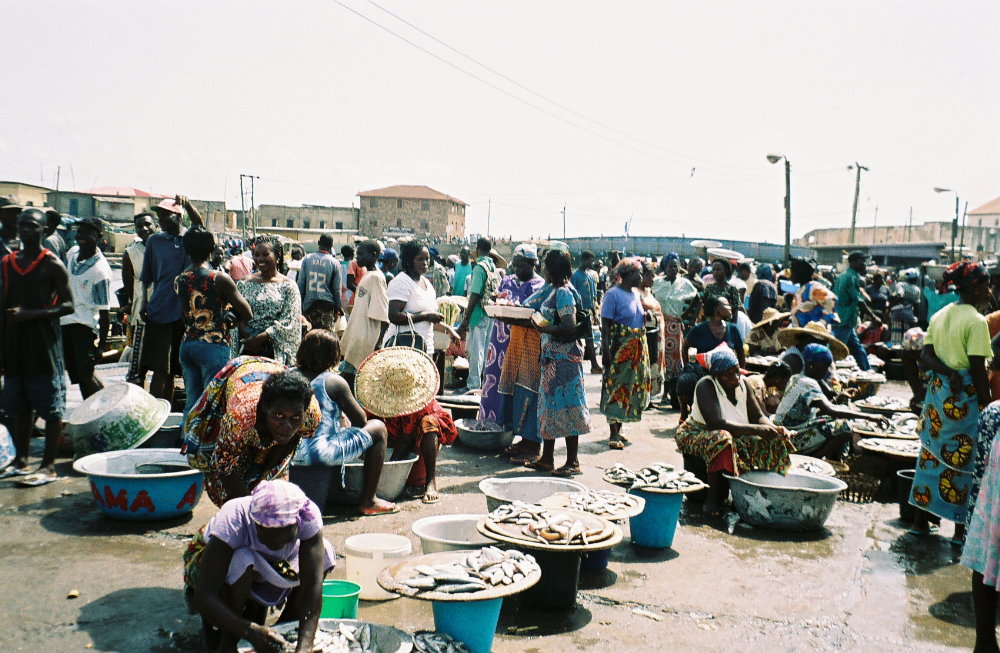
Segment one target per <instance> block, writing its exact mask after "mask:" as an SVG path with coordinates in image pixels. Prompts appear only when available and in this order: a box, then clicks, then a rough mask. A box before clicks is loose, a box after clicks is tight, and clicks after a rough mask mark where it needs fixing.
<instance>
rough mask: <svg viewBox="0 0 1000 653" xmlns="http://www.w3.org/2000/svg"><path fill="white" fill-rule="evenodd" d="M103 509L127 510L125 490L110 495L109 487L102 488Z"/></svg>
mask: <svg viewBox="0 0 1000 653" xmlns="http://www.w3.org/2000/svg"><path fill="white" fill-rule="evenodd" d="M104 507H105V508H118V509H119V510H128V493H127V492H126V491H125V490H118V494H117V495H114V494H111V487H109V486H107V485H105V486H104Z"/></svg>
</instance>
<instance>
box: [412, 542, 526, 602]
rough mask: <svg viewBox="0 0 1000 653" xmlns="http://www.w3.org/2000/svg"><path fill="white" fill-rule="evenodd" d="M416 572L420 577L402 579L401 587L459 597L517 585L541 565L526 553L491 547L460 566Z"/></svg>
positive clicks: (431, 567)
mask: <svg viewBox="0 0 1000 653" xmlns="http://www.w3.org/2000/svg"><path fill="white" fill-rule="evenodd" d="M413 569H414V571H416V572H417V575H416V576H413V577H412V578H407V579H403V580H399V584H400V585H405V586H406V587H409V588H411V589H415V590H417V591H422V592H444V593H446V594H458V593H464V592H479V591H481V590H485V589H489V588H490V587H494V586H496V585H510V584H511V583H516V582H518V581H520V580H523V579H524V578H525V577H526V576H528V575H529V574H532V573H534V572H535V571H537V570H538V563H537V562H535V559H534V558H533V557H532V556H530V555H528V554H526V553H522V552H520V551H517V550H513V549H512V550H510V551H501V550H500V549H498V548H496V547H495V546H488V547H484V548H482V549H480V550H479V551H475V552H473V553H470V554H469V555H468V556H466V557H465V559H464V560H462V561H461V562H458V563H446V564H440V565H416V566H414V567H413Z"/></svg>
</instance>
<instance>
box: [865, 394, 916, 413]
mask: <svg viewBox="0 0 1000 653" xmlns="http://www.w3.org/2000/svg"><path fill="white" fill-rule="evenodd" d="M858 408H883V409H885V410H897V411H907V412H909V410H910V404H909V403H908V402H907V401H905V400H903V399H900V398H898V397H868V398H867V399H865V400H864V401H859V402H858Z"/></svg>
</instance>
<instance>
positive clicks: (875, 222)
mask: <svg viewBox="0 0 1000 653" xmlns="http://www.w3.org/2000/svg"><path fill="white" fill-rule="evenodd" d="M872 242H873V243H877V242H878V204H876V205H875V219H874V220H873V221H872Z"/></svg>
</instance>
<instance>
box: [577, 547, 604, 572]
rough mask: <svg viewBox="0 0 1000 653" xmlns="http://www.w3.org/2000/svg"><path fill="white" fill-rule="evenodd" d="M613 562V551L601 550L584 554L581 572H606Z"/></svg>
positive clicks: (581, 561)
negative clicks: (609, 563)
mask: <svg viewBox="0 0 1000 653" xmlns="http://www.w3.org/2000/svg"><path fill="white" fill-rule="evenodd" d="M609 560H611V549H601V550H600V551H591V552H590V553H584V554H583V559H582V560H580V570H581V571H604V570H605V569H607V568H608V561H609Z"/></svg>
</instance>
